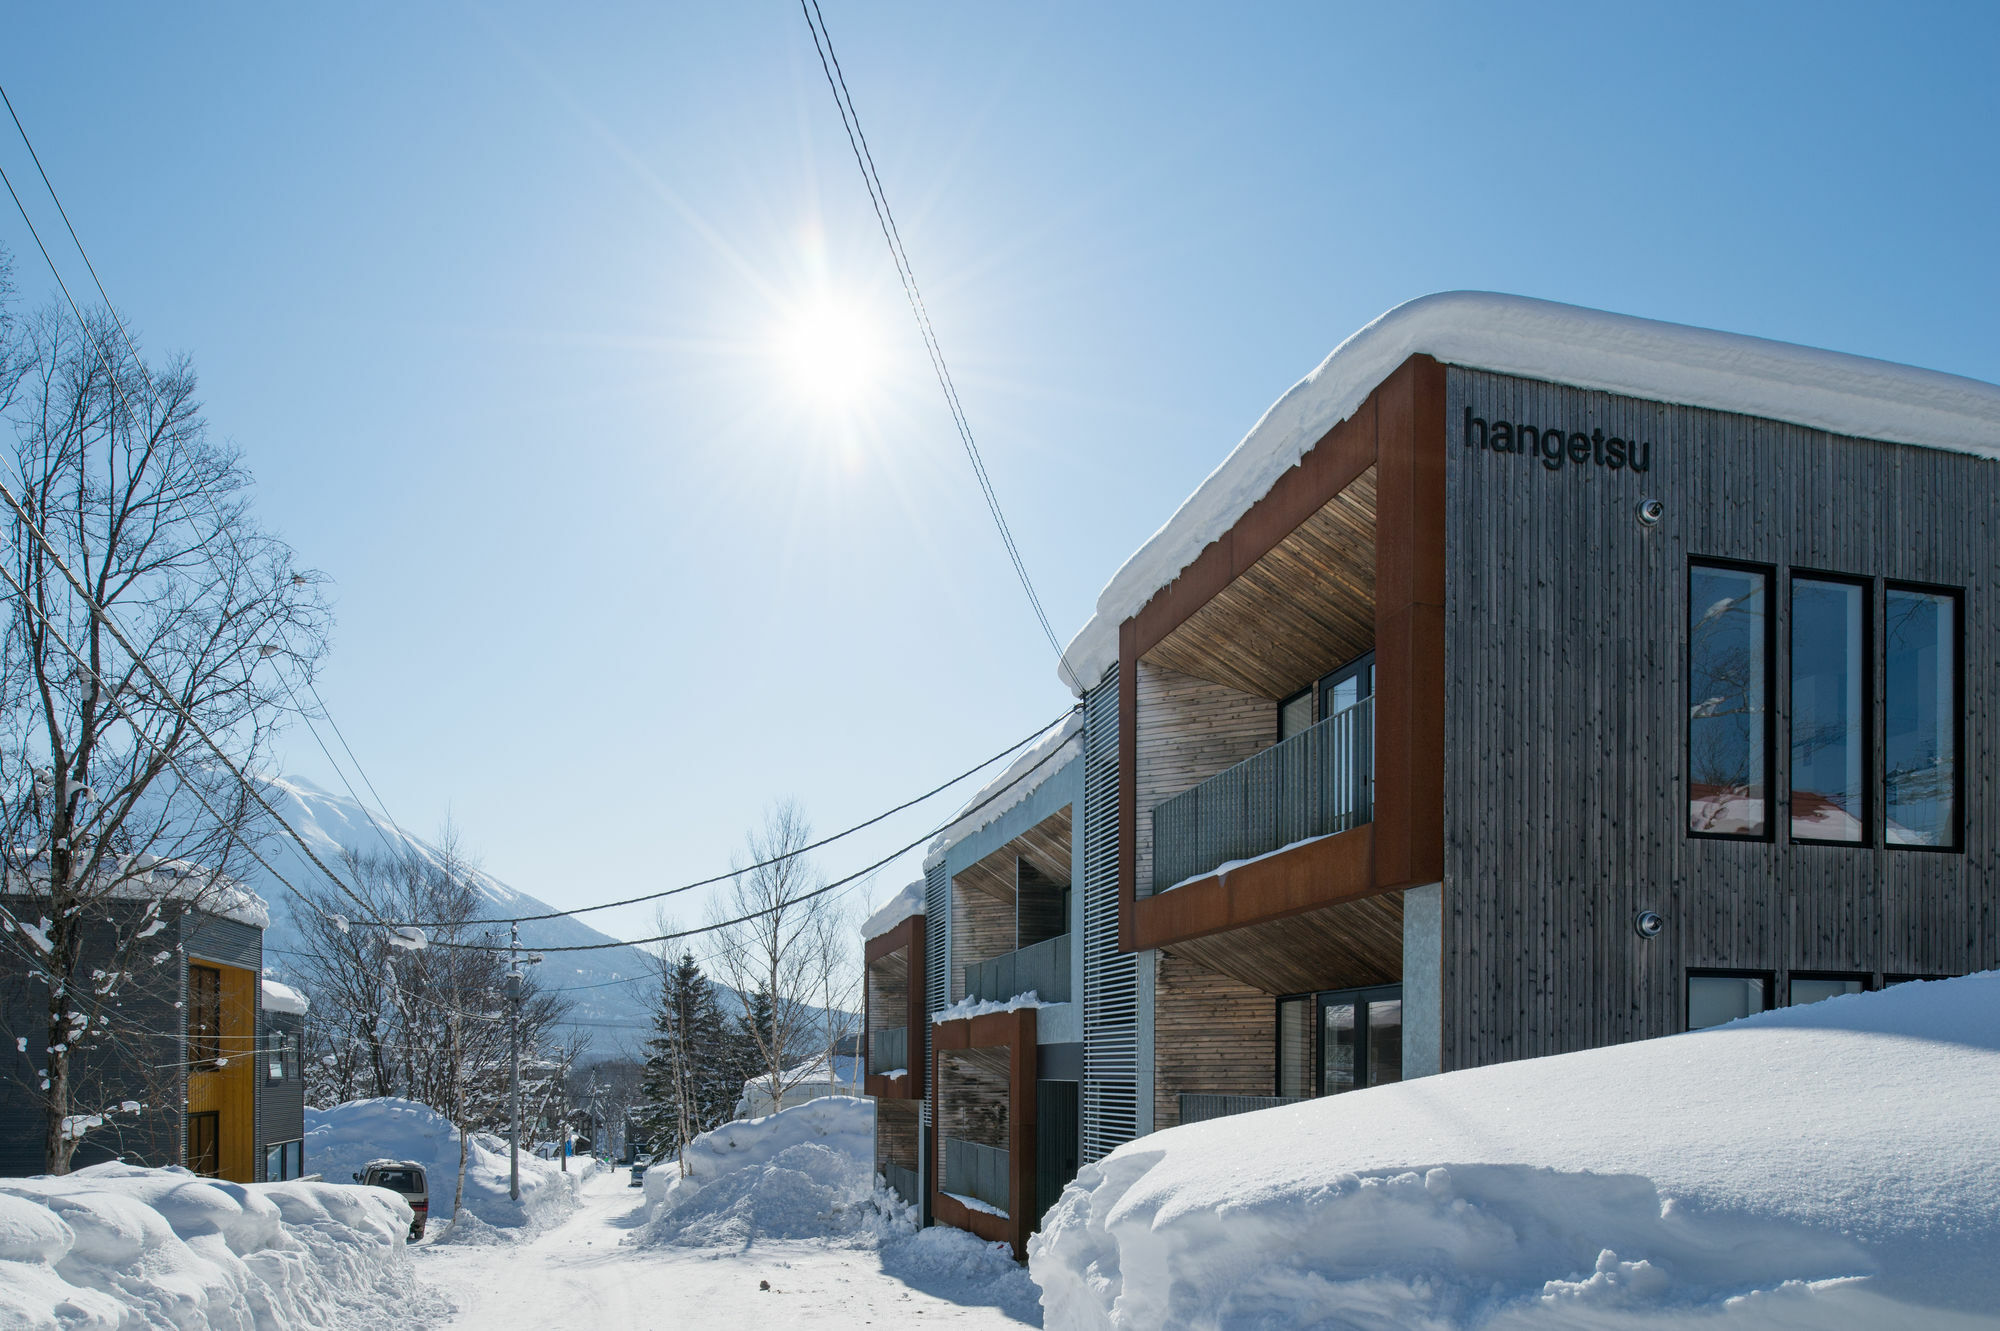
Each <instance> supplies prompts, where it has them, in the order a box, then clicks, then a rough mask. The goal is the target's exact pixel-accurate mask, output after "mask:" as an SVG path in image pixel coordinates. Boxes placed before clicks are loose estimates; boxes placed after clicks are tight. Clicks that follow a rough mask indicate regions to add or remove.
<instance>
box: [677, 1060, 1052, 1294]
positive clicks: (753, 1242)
mask: <svg viewBox="0 0 2000 1331" xmlns="http://www.w3.org/2000/svg"><path fill="white" fill-rule="evenodd" d="M685 1155H686V1158H687V1163H688V1170H689V1172H688V1174H687V1176H686V1177H682V1176H681V1173H680V1170H679V1167H678V1166H677V1165H676V1164H675V1163H674V1161H672V1160H662V1161H660V1162H659V1163H657V1164H655V1165H654V1166H653V1167H652V1168H650V1169H648V1170H647V1171H646V1184H645V1186H646V1209H647V1224H646V1227H645V1229H644V1230H643V1231H641V1233H640V1235H639V1238H638V1241H639V1242H641V1243H661V1244H672V1245H674V1246H676V1247H694V1248H712V1247H726V1248H734V1249H742V1248H749V1247H753V1246H757V1245H759V1244H763V1245H767V1246H768V1245H771V1244H773V1243H782V1242H784V1241H814V1242H818V1243H822V1244H830V1245H832V1246H836V1247H843V1248H867V1249H873V1250H874V1251H875V1252H876V1253H877V1254H878V1259H879V1260H880V1262H881V1266H882V1269H883V1270H884V1271H886V1272H888V1273H889V1274H890V1275H893V1276H897V1277H900V1278H902V1279H904V1280H906V1281H908V1282H910V1283H911V1284H913V1285H919V1286H921V1287H923V1288H925V1289H927V1290H928V1291H930V1292H931V1293H934V1294H939V1295H940V1296H941V1297H945V1298H950V1299H952V1300H954V1301H956V1302H959V1303H966V1304H993V1305H997V1306H998V1307H1000V1308H1002V1309H1004V1310H1006V1311H1008V1312H1010V1313H1012V1314H1013V1315H1014V1316H1016V1317H1018V1318H1020V1319H1022V1320H1025V1321H1036V1320H1039V1313H1038V1311H1037V1309H1036V1303H1037V1301H1038V1299H1039V1297H1040V1295H1039V1292H1038V1291H1037V1290H1036V1289H1035V1286H1034V1282H1033V1281H1031V1280H1030V1279H1029V1278H1028V1275H1027V1273H1026V1272H1025V1271H1023V1270H1022V1269H1021V1268H1020V1267H1019V1266H1017V1265H1015V1263H1014V1260H1013V1258H1012V1257H1011V1256H1010V1255H1009V1254H1008V1252H1007V1249H1006V1247H1005V1245H1003V1244H998V1243H983V1242H981V1241H980V1240H978V1239H976V1238H974V1237H972V1235H970V1234H967V1233H965V1232H964V1231H963V1230H957V1229H926V1230H921V1231H919V1230H917V1228H916V1212H915V1208H913V1207H910V1206H907V1205H905V1204H904V1203H903V1202H902V1201H901V1200H900V1199H899V1198H897V1197H896V1195H895V1194H894V1193H891V1192H890V1191H888V1190H887V1189H886V1188H883V1187H881V1186H880V1185H879V1184H878V1183H877V1181H876V1179H875V1173H874V1169H875V1166H874V1160H875V1102H874V1101H872V1100H865V1099H858V1098H856V1097H854V1096H845V1095H833V1096H826V1097H824V1098H822V1099H818V1100H808V1101H807V1102H806V1103H805V1104H802V1105H795V1106H793V1107H792V1108H790V1109H784V1110H780V1111H779V1112H777V1113H775V1114H771V1115H768V1116H767V1117H764V1118H756V1119H749V1120H744V1121H739V1122H734V1123H725V1124H723V1125H722V1126H721V1127H719V1128H717V1129H715V1130H714V1131H713V1132H705V1133H703V1134H702V1135H701V1136H699V1137H696V1138H695V1139H694V1140H693V1141H692V1142H690V1143H688V1147H687V1150H686V1152H685Z"/></svg>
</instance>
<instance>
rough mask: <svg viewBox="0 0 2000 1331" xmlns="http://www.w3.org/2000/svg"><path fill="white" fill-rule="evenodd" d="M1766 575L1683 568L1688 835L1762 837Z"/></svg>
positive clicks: (1765, 828)
mask: <svg viewBox="0 0 2000 1331" xmlns="http://www.w3.org/2000/svg"><path fill="white" fill-rule="evenodd" d="M1769 593H1770V575H1769V574H1768V573H1763V572H1760V571H1757V570H1754V569H1742V568H1723V567H1719V566H1708V565H1701V564H1694V565H1691V566H1689V568H1688V730H1687V745H1688V830H1689V831H1691V832H1696V833H1699V834H1702V835H1706V836H1745V837H1764V836H1768V835H1769V834H1770V818H1769V815H1768V808H1767V806H1768V799H1767V796H1766V793H1765V768H1766V767H1767V766H1768V761H1769V760H1768V748H1769V741H1768V737H1767V735H1766V732H1765V715H1766V710H1765V695H1766V693H1767V692H1768V690H1769V683H1770V656H1771V653H1770V638H1771V624H1770V608H1769V607H1770V595H1769Z"/></svg>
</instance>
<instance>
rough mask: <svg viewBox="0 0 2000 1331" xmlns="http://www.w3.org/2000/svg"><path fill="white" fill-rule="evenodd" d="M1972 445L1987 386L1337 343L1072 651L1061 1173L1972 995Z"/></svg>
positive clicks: (1984, 413)
mask: <svg viewBox="0 0 2000 1331" xmlns="http://www.w3.org/2000/svg"><path fill="white" fill-rule="evenodd" d="M1996 459H2000V388H1996V387H1994V386H1992V385H1988V384H1984V383H1979V382H1975V381H1972V380H1966V379H1961V378H1956V377H1954V376H1950V375H1944V374H1937V373H1932V372H1929V371H1924V370H1917V369H1912V368H1909V367H1905V366H1898V365H1891V364H1887V363H1884V362H1879V361H1871V360H1866V359H1862V358H1859V357H1852V356H1844V355H1839V354H1836V353H1831V352H1822V351H1814V350H1809V349H1805V348H1800V347H1794V346H1789V345H1784V344H1779V343H1772V342H1766V341H1762V340H1759V339H1755V338H1748V337H1739V336H1734V335H1730V334H1724V333H1716V332H1709V331H1705V330H1700V329H1693V328H1686V327H1681V326H1678V325H1671V324H1662V323H1655V322H1651V321H1647V320H1640V319H1631V318H1625V317H1621V316H1617V315H1610V314H1602V313H1598V312H1595V311H1589V310H1582V309H1577V308H1574V307H1570V306H1562V305H1553V304H1549V303H1546V302H1540V301H1533V300H1525V299H1520V298H1515V297H1505V296H1492V295H1481V294H1452V295H1444V296H1434V297H1427V298H1425V299H1423V300H1419V301H1415V302H1412V303H1411V304H1409V305H1406V306H1403V307H1400V308H1399V309H1397V310H1394V311H1391V312H1390V313H1389V314H1387V315H1385V316H1383V317H1382V318H1381V319H1379V320H1377V321H1376V322H1375V323H1373V324H1371V325H1370V326H1369V327H1368V328H1366V329H1363V330H1362V331H1361V332H1360V333H1357V334H1356V335H1355V336H1354V337H1352V338H1350V339H1349V340H1348V341H1347V342H1345V343H1343V344H1342V345H1341V346H1340V347H1339V348H1338V349H1337V350H1336V351H1335V352H1334V353H1333V354H1332V355H1331V356H1330V357H1329V358H1328V359H1327V361H1326V362H1325V363H1324V364H1322V365H1321V366H1320V367H1319V368H1318V369H1317V370H1316V371H1315V372H1314V373H1313V374H1312V375H1311V376H1309V377H1308V378H1307V379H1306V380H1304V381H1302V382H1301V383H1300V384H1299V385H1297V386H1296V387H1294V388H1293V389H1292V390H1291V391H1290V392H1289V393H1287V394H1286V395H1285V396H1284V397H1283V398H1282V399H1280V400H1279V402H1278V403H1276V404H1275V405H1274V406H1273V407H1272V408H1271V410H1270V411H1269V412H1267V413H1266V414H1265V416H1264V417H1263V419H1262V420H1261V421H1259V422H1258V423H1257V425H1256V427H1255V428H1254V429H1253V430H1252V431H1251V432H1250V434H1249V435H1248V436H1247V437H1246V438H1245V439H1244V441H1243V442H1242V443H1241V444H1240V445H1239V446H1238V447H1237V449H1236V450H1235V452H1233V453H1232V454H1231V455H1230V456H1229V457H1228V459H1226V460H1225V461H1224V462H1223V464H1222V465H1221V466H1220V467H1219V468H1217V470H1216V471H1215V472H1214V473H1213V474H1212V475H1211V476H1210V477H1209V478H1208V479H1207V480H1206V481H1205V482H1204V483H1203V484H1202V485H1201V487H1200V488H1199V489H1198V490H1197V491H1196V492H1195V494H1194V495H1193V496H1192V497H1191V498H1190V499H1189V500H1188V502H1187V503H1186V504H1184V505H1182V507H1181V508H1180V510H1179V511H1178V512H1177V513H1175V514H1174V515H1173V517H1172V518H1171V519H1170V520H1169V521H1168V522H1167V524H1166V525H1165V526H1164V527H1162V528H1161V529H1160V530H1159V531H1158V532H1157V533H1156V534H1155V535H1154V536H1153V537H1152V538H1151V539H1150V540H1149V541H1148V542H1147V544H1146V545H1145V546H1144V547H1143V548H1142V549H1141V550H1140V551H1139V552H1138V553H1137V554H1136V555H1135V556H1134V557H1133V558H1132V559H1131V560H1130V561H1129V562H1128V563H1127V564H1126V565H1125V566H1124V568H1123V569H1121V570H1120V571H1119V572H1118V573H1117V575H1116V576H1115V577H1113V578H1112V580H1111V581H1110V583H1109V584H1108V585H1107V587H1106V589H1105V591H1104V593H1103V595H1102V596H1101V597H1100V599H1099V602H1098V606H1097V612H1096V615H1095V616H1094V618H1093V619H1092V620H1091V622H1090V623H1089V624H1088V625H1087V626H1086V627H1085V628H1084V630H1083V631H1082V632H1081V633H1080V634H1079V635H1078V637H1077V638H1076V640H1075V641H1074V642H1073V643H1072V644H1071V645H1070V648H1069V650H1068V652H1067V653H1066V656H1065V666H1064V670H1063V674H1064V678H1065V680H1068V679H1070V678H1071V677H1072V673H1073V675H1074V676H1075V677H1077V678H1080V679H1081V681H1082V686H1083V688H1082V695H1081V696H1082V703H1083V707H1082V717H1083V722H1082V727H1081V733H1080V734H1079V735H1078V736H1077V738H1076V740H1075V743H1077V745H1078V746H1079V747H1080V755H1079V757H1078V758H1077V760H1076V766H1077V767H1078V768H1079V769H1080V772H1079V775H1078V776H1077V777H1076V778H1075V780H1074V786H1075V789H1076V796H1075V799H1074V802H1073V804H1072V809H1073V811H1074V815H1075V816H1074V819H1073V823H1072V826H1073V828H1074V831H1075V842H1076V844H1075V845H1074V847H1073V857H1074V861H1075V863H1076V864H1077V866H1078V868H1077V872H1076V873H1075V875H1074V876H1073V879H1072V884H1073V886H1074V887H1075V888H1076V889H1077V890H1076V897H1075V902H1074V914H1075V916H1076V920H1077V924H1076V937H1077V943H1078V946H1077V948H1076V963H1077V976H1078V987H1077V988H1076V990H1075V993H1074V998H1075V1000H1076V1002H1075V1004H1074V1007H1073V1009H1072V1010H1074V1011H1076V1012H1077V1016H1078V1020H1079V1024H1080V1031H1081V1034H1080V1039H1081V1042H1082V1053H1083V1058H1082V1064H1083V1076H1082V1084H1081V1110H1080V1141H1081V1155H1082V1158H1083V1159H1084V1160H1086V1161H1088V1160H1095V1159H1097V1158H1099V1157H1101V1156H1102V1155H1104V1154H1105V1153H1107V1152H1108V1151H1110V1150H1111V1149H1112V1148H1114V1147H1115V1146H1117V1145H1118V1144H1120V1143H1121V1142H1124V1141H1128V1140H1130V1139H1132V1138H1133V1137H1135V1136H1139V1135H1143V1134H1145V1133H1148V1132H1151V1131H1154V1130H1157V1129H1161V1128H1167V1127H1171V1126H1173V1125H1175V1124H1177V1123H1182V1122H1187V1121H1192V1120H1195V1119H1201V1118H1208V1117H1214V1116H1217V1115H1221V1114H1228V1113H1234V1112H1239V1111H1242V1110H1246V1109H1253V1108H1258V1107H1262V1106H1266V1105H1271V1104H1276V1103H1282V1102H1284V1101H1288V1100H1293V1099H1300V1098H1305V1097H1310V1096H1318V1095H1328V1094H1344V1093H1348V1092H1351V1091H1355V1090H1361V1089H1365V1088H1366V1087H1369V1086H1372V1085H1379V1084H1382V1083H1384V1082H1389V1081H1395V1080H1399V1079H1404V1078H1409V1077H1416V1076H1422V1075H1426V1074H1430V1073H1434V1072H1440V1071H1449V1070H1453V1069H1459V1068H1468V1067H1476V1066H1480V1065H1484V1064H1490V1063H1496V1062H1502V1061H1507V1060H1512V1059H1517V1058H1527V1057H1534V1056H1538V1055H1544V1054H1555V1053H1561V1052H1565V1051H1568V1050H1575V1049H1584V1048H1590V1047H1594V1046H1599V1045H1605V1044H1612V1043H1617V1042H1621V1041H1626V1040H1634V1039H1644V1038H1650V1037H1653V1036H1661V1035H1670V1034H1673V1033H1675V1032H1679V1031H1683V1030H1687V1029H1690V1028H1694V1027H1699V1026H1704V1025H1710V1024H1714V1023H1716V1022H1719V1021H1723V1020H1727V1019H1729V1018H1731V1017H1733V1016H1739V1015H1743V1014H1744V1013H1747V1012H1752V1011H1757V1010H1760V1009H1762V1008H1765V1007H1768V1006H1773V1005H1782V1004H1787V1003H1800V1002H1810V1001H1814V1000H1816V999H1818V998H1822V997H1826V996H1829V995H1833V994H1838V993H1842V992H1849V991H1853V990H1857V989H1868V988H1874V987H1877V986H1880V985H1884V984H1889V983H1894V982H1896V981H1898V980H1902V979H1907V978H1917V977H1928V976H1943V975H1955V974H1962V973H1965V972H1969V971H1973V970H1979V969H1984V968H1989V967H1992V966H1994V965H1996V964H2000V932H1997V931H1996V928H1995V924H1994V921H1995V920H1996V918H2000V883H1996V881H1995V879H1994V876H1993V870H1992V867H1991V866H1992V864H1993V859H1994V853H1995V850H1996V845H1995V837H1996V832H2000V791H1996V789H1995V787H1994V785H1993V781H1994V779H1995V778H1994V776H1993V764H1992V763H1991V761H1990V760H1989V759H1990V755H1991V752H1992V750H1993V748H1994V746H1995V744H1996V742H2000V735H1995V734H1993V733H1989V731H1988V729H1987V723H1986V718H1987V717H1988V716H1989V715H1990V714H1992V712H1993V710H1994V706H1995V704H1996V702H2000V678H1997V677H1996V669H2000V667H1996V666H1995V664H1994V663H1995V662H1996V661H2000V615H1996V613H1995V612H1996V609H2000V607H1996V606H1995V605H1994V604H1993V603H1992V602H1991V599H1990V598H1991V597H1992V596H1993V594H1994V592H1993V589H1994V588H1995V587H1996V586H2000V546H1996V544H1995V541H1994V531H1993V522H1994V519H1995V516H1996V514H2000V466H1996ZM1010 835H1011V833H1010ZM962 867H963V866H962V865H961V864H960V863H959V862H956V861H954V862H953V863H952V864H951V865H949V866H948V869H947V876H949V875H952V874H956V873H957V872H958V871H959V870H960V869H961V868H962ZM933 889H934V890H933V891H932V893H931V900H930V902H929V906H928V912H929V918H928V919H927V933H928V944H929V946H930V948H931V949H932V951H933V954H935V951H936V949H938V948H939V947H940V946H942V945H943V942H942V940H944V939H945V938H947V937H948V935H949V926H947V925H941V924H940V921H939V920H938V918H937V917H938V916H939V915H940V914H943V913H944V912H945V909H946V907H945V902H946V900H947V898H946V897H945V896H943V895H941V894H940V891H939V890H937V888H936V882H935V875H934V877H933ZM949 900H950V901H951V902H952V904H956V903H957V900H958V899H957V898H955V897H954V898H950V899H949ZM968 959H969V958H961V956H960V955H959V952H958V951H956V950H954V951H951V952H950V953H948V954H947V962H946V964H947V966H948V967H949V966H956V965H958V964H960V963H961V962H962V961H963V960H968ZM930 969H931V971H932V975H933V978H932V980H931V982H930V989H929V992H928V993H927V996H926V1004H927V1006H928V1007H929V1008H931V1009H933V1010H935V1009H936V1008H937V1007H939V1006H941V1005H942V1003H943V1002H944V1001H946V998H945V995H944V992H943V989H942V985H943V983H944V982H945V972H944V971H943V970H941V969H940V966H939V963H938V958H937V957H936V956H935V955H932V958H931V965H930ZM952 982H953V983H957V982H958V981H957V980H956V979H955V978H954V979H953V980H952ZM1003 987H1004V986H1003ZM952 997H956V994H955V993H954V994H953V995H952ZM873 1022H874V1018H873V1017H871V1025H872V1024H873ZM1045 1038H1046V1037H1045V1036H1041V1035H1039V1034H1038V1036H1037V1039H1038V1040H1040V1039H1045ZM938 1047H939V1048H945V1047H946V1046H945V1045H944V1044H943V1043H940V1044H939V1046H938ZM871 1089H872V1082H871ZM934 1096H937V1097H941V1098H940V1099H939V1100H938V1101H937V1104H934V1105H925V1106H920V1110H921V1111H922V1112H925V1113H935V1112H936V1111H937V1106H938V1105H941V1104H944V1103H948V1092H947V1091H944V1090H939V1091H937V1092H934ZM1015 1103H1018V1099H1017V1100H1016V1101H1015ZM925 1121H928V1120H925ZM923 1167H924V1168H925V1169H930V1168H931V1166H930V1165H929V1164H928V1163H926V1164H925V1165H924V1166H923ZM1048 1200H1049V1199H1047V1198H1041V1197H1038V1198H1037V1199H1036V1202H1037V1204H1038V1205H1046V1203H1047V1201H1048ZM934 1206H935V1203H934ZM938 1214H939V1218H949V1217H946V1216H945V1215H944V1214H943V1212H942V1209H941V1208H939V1211H938Z"/></svg>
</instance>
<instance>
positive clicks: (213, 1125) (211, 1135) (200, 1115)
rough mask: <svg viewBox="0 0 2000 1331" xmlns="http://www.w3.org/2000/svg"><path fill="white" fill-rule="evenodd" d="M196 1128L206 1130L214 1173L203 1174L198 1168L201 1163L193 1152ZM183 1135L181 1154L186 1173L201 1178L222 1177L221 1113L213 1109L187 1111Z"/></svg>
mask: <svg viewBox="0 0 2000 1331" xmlns="http://www.w3.org/2000/svg"><path fill="white" fill-rule="evenodd" d="M197 1127H206V1128H207V1129H208V1132H207V1136H208V1142H209V1146H210V1149H211V1150H213V1151H214V1155H213V1157H212V1163H213V1164H214V1167H215V1172H214V1173H211V1174H204V1173H202V1171H201V1169H200V1168H199V1166H200V1164H201V1163H202V1162H201V1161H200V1160H198V1159H197V1158H196V1156H195V1151H194V1144H195V1138H196V1135H197V1133H196V1129H197ZM184 1135H185V1137H186V1141H185V1142H184V1143H183V1146H182V1152H183V1155H184V1157H185V1161H186V1168H187V1170H188V1172H189V1173H191V1174H195V1175H198V1176H199V1177H201V1178H221V1177H222V1113H221V1111H219V1110H215V1109H191V1110H189V1111H188V1113H187V1126H186V1130H185V1134H184Z"/></svg>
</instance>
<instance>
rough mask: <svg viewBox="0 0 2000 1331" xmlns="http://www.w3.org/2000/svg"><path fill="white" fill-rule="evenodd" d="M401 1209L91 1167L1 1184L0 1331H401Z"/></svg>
mask: <svg viewBox="0 0 2000 1331" xmlns="http://www.w3.org/2000/svg"><path fill="white" fill-rule="evenodd" d="M409 1224H410V1208H409V1207H408V1206H406V1205H404V1204H403V1201H402V1199H401V1198H399V1197H397V1196H395V1195H394V1194H392V1193H387V1192H383V1191H381V1190H380V1189H373V1188H370V1189H363V1188H341V1187H336V1186H334V1185H332V1184H328V1183H302V1182H290V1183H264V1184H256V1185H251V1186H244V1185H242V1184H236V1183H222V1182H218V1181H216V1180H214V1179H204V1178H198V1177H196V1176H195V1175H193V1174H190V1173H188V1172H187V1171H186V1170H184V1169H178V1168H175V1169H141V1168H139V1167H137V1166H133V1165H120V1164H103V1165H92V1166H91V1167H89V1168H87V1169H80V1170H77V1171H76V1172H75V1173H73V1174H69V1175H66V1176H63V1177H60V1178H55V1177H43V1178H31V1179H4V1180H0V1325H4V1326H7V1327H19V1328H32V1329H33V1331H42V1329H43V1328H46V1329H47V1331H57V1328H60V1329H61V1331H100V1329H101V1331H113V1329H114V1328H116V1329H117V1331H136V1329H137V1328H141V1327H160V1328H194V1327H204V1328H212V1329H213V1331H251V1329H253V1328H254V1329H255V1331H289V1328H294V1327H300V1328H304V1327H314V1328H318V1327H329V1326H339V1327H356V1328H384V1329H386V1328H391V1327H397V1328H400V1327H407V1326H409V1325H411V1324H412V1322H413V1321H415V1320H421V1319H422V1318H423V1317H425V1316H428V1315H430V1314H431V1313H434V1312H437V1311H439V1310H440V1308H441V1303H442V1301H441V1300H440V1299H438V1297H437V1296H436V1295H434V1294H432V1293H429V1292H427V1291H425V1290H422V1289H420V1288H418V1287H416V1286H415V1285H414V1283H413V1281H412V1278H411V1272H410V1259H409V1256H408V1254H407V1253H406V1252H405V1250H404V1246H403V1236H404V1234H405V1233H406V1232H407V1231H408V1229H409Z"/></svg>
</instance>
